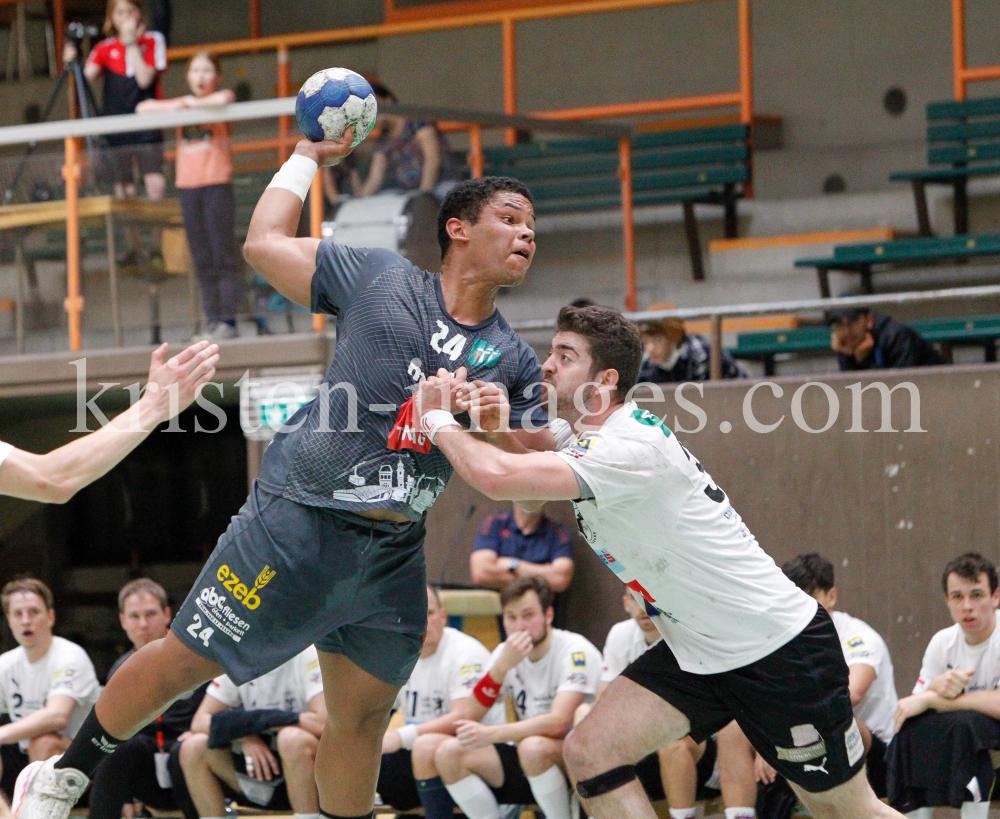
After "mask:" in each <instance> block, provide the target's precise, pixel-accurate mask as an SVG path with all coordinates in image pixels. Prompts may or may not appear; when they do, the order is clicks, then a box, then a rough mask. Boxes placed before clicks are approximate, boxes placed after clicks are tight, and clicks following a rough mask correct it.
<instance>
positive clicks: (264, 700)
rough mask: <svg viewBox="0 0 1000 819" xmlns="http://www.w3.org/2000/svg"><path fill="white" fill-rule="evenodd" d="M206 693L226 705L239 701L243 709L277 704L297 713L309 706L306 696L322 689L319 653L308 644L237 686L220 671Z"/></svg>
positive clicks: (255, 708)
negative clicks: (261, 674) (260, 675)
mask: <svg viewBox="0 0 1000 819" xmlns="http://www.w3.org/2000/svg"><path fill="white" fill-rule="evenodd" d="M206 693H207V695H208V696H210V697H215V699H217V700H218V701H219V702H222V703H225V704H226V705H228V706H229V707H230V708H239V707H240V706H241V705H242V706H243V708H244V709H245V710H247V711H260V710H263V709H265V708H279V709H281V710H282V711H295V712H296V713H297V714H301V713H304V712H305V711H308V710H309V700H311V699H312V698H313V697H315V696H316V695H317V694H321V693H323V675H322V674H321V673H320V670H319V656H318V655H317V654H316V648H315V646H309V648H307V649H306V650H305V651H303V652H302V653H301V654H297V655H296V656H294V657H292V659H290V660H289V661H288V662H287V663H283V664H282V665H279V666H278V667H277V668H276V669H274V671H269V672H268V673H267V674H265V675H264V676H263V677H258V678H257V679H256V680H250V682H248V683H243V685H241V686H239V687H237V686H236V684H235V683H234V682H233V681H232V680H230V679H229V677H227V676H226V675H225V674H223V675H222V676H221V677H216V678H215V679H214V680H212V682H211V683H210V684H209V686H208V691H207V692H206Z"/></svg>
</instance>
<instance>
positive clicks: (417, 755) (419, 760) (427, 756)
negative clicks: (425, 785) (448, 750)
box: [410, 734, 451, 767]
mask: <svg viewBox="0 0 1000 819" xmlns="http://www.w3.org/2000/svg"><path fill="white" fill-rule="evenodd" d="M449 739H451V737H449V736H448V735H447V734H421V735H420V736H418V737H417V738H416V739H415V740H414V742H413V748H412V749H411V751H410V754H411V758H412V760H413V765H414V766H418V765H419V766H421V767H428V766H433V765H434V756H435V755H436V754H437V749H438V748H439V747H440V746H441V744H442V743H444V742H447V741H448V740H449Z"/></svg>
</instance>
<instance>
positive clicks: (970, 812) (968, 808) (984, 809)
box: [961, 802, 990, 819]
mask: <svg viewBox="0 0 1000 819" xmlns="http://www.w3.org/2000/svg"><path fill="white" fill-rule="evenodd" d="M989 813H990V803H989V802H963V803H962V814H961V816H962V819H986V817H987V816H989Z"/></svg>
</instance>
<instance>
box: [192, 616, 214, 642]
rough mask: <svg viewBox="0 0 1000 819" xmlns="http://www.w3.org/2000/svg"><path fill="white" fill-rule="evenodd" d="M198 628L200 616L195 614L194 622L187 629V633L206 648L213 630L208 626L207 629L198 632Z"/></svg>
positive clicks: (199, 626)
mask: <svg viewBox="0 0 1000 819" xmlns="http://www.w3.org/2000/svg"><path fill="white" fill-rule="evenodd" d="M200 628H201V615H200V614H196V615H194V622H193V623H191V625H190V626H188V627H187V633H188V634H190V635H191V636H192V637H194V639H195V640H201V641H202V642H203V643H204V644H205V648H208V640H209V638H210V637H211V636H212V635H213V634H215V629H214V628H212V627H211V626H208V627H207V628H203V629H201V631H200V632H199V631H198V629H200Z"/></svg>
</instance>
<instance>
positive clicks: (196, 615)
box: [18, 128, 554, 819]
mask: <svg viewBox="0 0 1000 819" xmlns="http://www.w3.org/2000/svg"><path fill="white" fill-rule="evenodd" d="M353 134H354V131H353V128H349V129H348V130H347V132H346V133H345V135H344V137H343V139H342V140H341V141H340V142H336V143H333V142H324V143H313V142H309V141H307V140H303V141H302V142H300V143H299V144H298V146H296V150H295V155H294V156H293V157H292V158H291V159H289V160H288V162H286V163H285V165H284V166H283V167H282V169H281V170H280V171H279V172H278V173H277V174H276V175H275V177H274V180H273V181H272V182H271V184H270V185H269V187H268V189H267V190H266V191H265V192H264V194H263V195H262V196H261V198H260V201H259V202H258V204H257V208H256V210H255V211H254V215H253V218H252V220H251V223H250V228H249V232H248V235H247V240H246V244H245V245H244V254H245V255H246V257H247V259H248V261H249V262H250V263H251V264H252V265H253V267H254V268H255V269H256V270H257V271H258V272H260V273H261V275H263V276H264V277H265V278H266V279H267V280H268V281H269V282H270V283H271V284H272V285H273V286H274V287H275V288H276V289H277V290H278V291H279V292H281V293H282V294H283V295H284V296H286V297H287V298H289V299H291V300H292V301H294V302H296V303H298V304H302V305H306V306H309V307H310V308H311V309H312V311H313V312H314V313H328V314H330V315H334V316H336V317H337V350H336V354H335V356H334V358H333V362H332V363H331V365H330V369H329V371H328V372H327V375H326V379H325V383H324V384H323V386H322V387H321V389H320V395H319V397H318V398H317V399H316V400H314V401H312V402H311V403H309V404H307V405H306V406H304V407H303V408H302V409H301V410H299V412H297V413H296V414H295V415H294V416H293V417H292V418H291V419H290V421H289V424H288V425H287V426H286V427H285V429H284V430H282V431H280V432H279V433H278V434H277V435H276V436H275V438H274V440H273V441H272V442H271V444H270V446H269V447H268V448H267V452H266V453H265V455H264V459H263V462H262V464H261V472H260V478H259V480H258V481H257V482H256V483H255V485H254V487H253V489H252V491H251V494H250V497H249V498H248V499H247V503H246V504H245V505H244V506H243V509H242V510H241V511H240V513H239V515H237V516H236V517H235V518H234V519H233V521H232V523H231V524H230V526H229V529H228V530H227V532H226V533H225V534H224V535H223V536H222V537H221V538H220V539H219V542H218V545H217V546H216V549H215V551H214V553H213V554H212V556H211V557H210V558H209V560H208V563H207V564H206V565H205V567H204V569H203V571H202V574H201V576H200V578H199V579H198V581H197V583H196V584H195V586H194V588H193V589H192V591H191V593H190V594H189V596H188V599H187V600H186V601H185V602H184V604H183V605H182V606H181V608H180V609H179V610H178V612H177V616H176V617H175V619H174V621H173V623H172V625H171V632H170V634H169V635H168V636H167V637H166V638H165V639H163V640H159V641H155V642H153V643H150V644H149V645H148V646H145V647H144V648H143V649H142V650H141V651H138V652H136V654H135V655H134V656H133V657H131V658H130V659H129V660H128V661H127V662H126V663H125V664H124V665H123V666H122V667H121V669H120V670H119V671H118V672H117V673H116V674H115V676H114V677H113V678H112V679H111V681H110V683H109V685H108V687H107V688H106V689H105V690H104V693H103V695H102V697H101V699H100V700H99V701H98V703H97V706H96V707H95V709H94V711H93V712H92V715H91V718H89V719H88V721H87V722H86V723H85V725H84V727H83V728H82V729H81V732H80V734H79V735H78V740H79V741H77V742H74V743H73V744H72V745H71V746H70V748H69V749H68V750H67V752H66V753H65V754H64V755H63V757H62V758H61V759H59V760H58V761H56V762H55V764H53V762H51V761H50V762H48V763H46V764H45V765H44V767H43V766H29V767H28V768H27V769H26V770H25V772H24V775H23V777H22V784H21V787H20V788H18V793H19V794H20V797H19V801H23V803H24V804H25V805H26V806H27V807H28V808H29V811H28V813H29V814H34V813H35V812H36V811H42V812H43V813H44V815H45V816H46V817H47V819H63V817H65V816H66V815H67V813H68V811H69V810H70V808H71V806H72V805H73V803H74V802H75V800H76V799H78V798H79V795H80V794H81V793H82V791H83V789H84V787H86V784H87V779H88V777H89V775H90V774H91V773H92V772H93V771H94V769H95V768H96V767H97V765H98V764H100V762H101V760H102V759H103V758H104V757H105V756H107V754H108V753H112V752H113V751H114V749H115V747H117V745H118V744H119V743H120V742H121V741H122V740H124V739H126V738H128V737H130V736H132V735H133V734H134V733H135V732H136V731H137V730H139V729H140V728H141V727H142V726H143V725H145V724H147V723H148V722H150V721H151V720H152V719H153V718H154V717H155V716H156V715H157V714H158V713H159V712H160V711H162V710H163V708H164V707H165V706H166V705H168V704H169V703H170V702H171V701H172V700H173V699H174V698H176V697H177V696H178V695H179V694H181V693H183V692H185V691H188V690H190V689H191V688H194V687H195V686H197V685H199V684H200V683H202V682H205V681H206V680H208V679H210V678H213V677H216V676H218V675H219V674H220V673H222V672H223V671H225V672H226V674H227V675H228V676H229V677H230V679H231V680H232V681H233V682H234V683H235V684H237V685H240V684H242V683H245V682H247V681H249V680H251V679H254V678H256V677H259V676H261V675H263V674H264V673H266V672H268V671H270V670H271V669H273V668H276V667H277V666H279V665H281V663H283V662H285V661H286V660H288V659H289V658H291V657H293V656H295V655H296V654H298V653H299V652H300V651H301V650H302V649H303V648H305V646H307V645H309V644H315V645H316V648H317V649H318V650H319V657H320V666H321V668H322V672H323V682H324V690H325V692H326V699H327V706H328V713H329V720H328V722H327V725H326V727H325V729H324V731H323V737H322V740H321V741H320V745H319V750H318V753H317V757H316V776H317V781H318V785H319V794H320V805H321V807H322V810H323V811H324V812H325V813H326V814H327V815H328V816H348V817H352V816H367V815H369V814H370V813H371V811H372V806H373V804H374V798H375V783H376V779H377V777H378V769H379V761H380V758H381V750H382V736H383V734H384V733H385V729H386V726H387V724H388V720H389V714H390V711H391V709H392V704H393V702H394V701H395V699H396V693H397V691H398V690H399V688H400V687H401V686H402V685H403V684H404V683H405V682H406V680H407V679H408V678H409V676H410V671H411V670H412V669H413V666H414V664H415V663H416V661H417V657H418V656H419V654H420V647H421V644H422V642H423V635H424V632H425V631H426V627H427V597H426V592H425V576H424V574H425V573H424V555H423V549H422V547H423V541H424V531H425V530H424V518H425V514H426V512H427V509H428V508H429V507H430V506H431V504H432V503H433V502H434V500H435V498H436V497H437V496H438V495H439V494H440V493H441V492H442V491H443V490H444V487H445V485H446V484H447V482H448V479H449V478H450V477H451V473H452V469H451V466H450V465H449V463H448V460H447V458H445V457H444V455H442V454H441V453H440V452H438V451H435V450H432V449H431V447H430V443H429V441H427V440H425V438H424V436H422V435H420V433H419V430H418V429H417V428H416V421H417V419H416V418H415V417H414V416H413V413H412V410H413V402H412V401H411V400H410V399H411V398H412V391H413V389H414V387H415V385H416V384H418V383H419V381H420V380H421V379H422V378H423V377H424V374H425V373H432V374H433V373H435V372H437V370H438V368H440V367H447V368H450V369H454V368H456V367H458V366H459V365H462V366H465V367H468V368H469V369H470V372H471V373H472V374H473V376H474V377H475V378H478V379H485V380H496V381H497V382H500V383H502V384H503V386H504V388H505V389H508V390H509V391H510V394H511V396H512V401H513V408H514V417H513V419H512V425H513V426H515V427H518V426H522V425H523V426H529V425H534V426H535V427H536V428H537V426H538V425H545V424H546V423H547V419H546V417H545V412H544V410H543V409H542V407H541V404H540V397H539V392H540V389H539V388H537V386H536V387H535V388H533V387H532V385H537V384H539V383H540V381H541V371H540V368H539V365H538V359H537V357H536V356H535V354H534V352H533V351H532V350H531V348H530V347H529V346H528V345H527V344H525V343H524V342H523V341H521V339H520V338H518V337H517V335H516V334H515V333H514V332H513V331H512V330H511V329H510V326H509V325H508V324H507V322H506V321H504V319H503V317H502V316H501V315H500V313H499V311H498V310H497V309H496V296H497V293H498V292H499V291H500V289H501V288H503V287H509V286H513V285H517V284H519V283H520V282H521V281H522V280H523V279H524V277H525V275H526V273H527V271H528V266H529V265H530V264H531V259H532V257H533V256H534V252H535V234H534V213H533V211H532V205H531V198H530V193H529V191H528V190H527V188H525V187H524V185H522V184H521V183H520V182H518V181H516V180H512V179H499V178H487V179H475V180H470V181H468V182H465V183H461V184H459V185H458V186H456V187H455V188H454V189H453V190H452V191H451V193H449V195H448V197H447V198H446V199H445V201H444V203H443V205H442V207H441V213H440V215H439V218H438V240H439V243H440V245H441V251H442V256H443V261H442V266H441V271H442V272H441V274H440V275H436V274H431V273H426V272H424V271H421V270H418V269H417V268H415V267H414V266H413V265H412V264H411V263H410V262H408V261H406V259H404V258H403V257H401V256H399V255H398V254H396V253H393V252H391V251H388V250H358V249H352V248H346V247H340V246H337V245H335V244H333V243H332V242H330V241H320V240H317V239H309V238H302V239H297V238H295V231H296V228H297V226H298V222H299V215H300V213H301V210H302V203H303V200H304V199H305V195H306V192H307V191H308V189H309V186H310V184H311V182H312V178H313V176H314V175H315V173H316V170H317V167H318V164H319V163H320V162H324V163H327V164H332V163H334V162H337V161H339V160H340V159H341V158H343V157H344V156H346V155H347V154H348V153H350V150H351V142H352V140H353ZM359 405H360V408H359ZM500 438H501V439H502V442H503V443H504V445H511V446H517V447H518V448H520V449H521V450H522V451H523V450H524V447H525V446H526V445H529V444H530V445H533V446H534V447H535V448H542V447H546V446H547V447H549V448H551V446H552V445H553V443H554V442H553V438H552V435H551V433H550V432H549V431H548V430H542V431H541V432H540V433H535V434H530V433H529V432H528V431H527V430H520V429H519V430H517V431H516V432H515V433H513V434H509V435H508V434H505V435H502V436H500Z"/></svg>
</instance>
